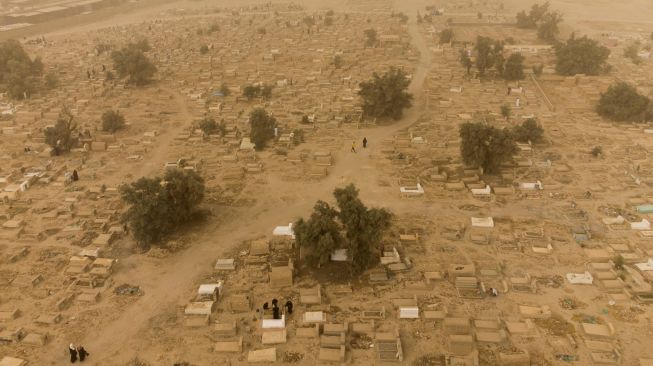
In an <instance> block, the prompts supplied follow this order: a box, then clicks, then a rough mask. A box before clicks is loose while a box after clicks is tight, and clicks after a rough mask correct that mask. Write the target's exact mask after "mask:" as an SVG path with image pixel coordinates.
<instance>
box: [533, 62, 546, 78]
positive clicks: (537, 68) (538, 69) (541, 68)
mask: <svg viewBox="0 0 653 366" xmlns="http://www.w3.org/2000/svg"><path fill="white" fill-rule="evenodd" d="M532 70H533V74H535V76H540V75H542V72H543V71H544V65H542V64H539V65H533V67H532Z"/></svg>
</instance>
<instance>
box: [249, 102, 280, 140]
mask: <svg viewBox="0 0 653 366" xmlns="http://www.w3.org/2000/svg"><path fill="white" fill-rule="evenodd" d="M249 125H250V129H251V131H250V135H249V137H250V139H251V141H252V143H253V144H254V146H255V147H256V150H263V149H264V148H265V145H266V144H267V143H268V141H269V140H271V139H272V138H274V128H275V127H276V126H277V119H276V118H274V116H272V115H270V114H268V112H266V111H265V109H263V108H256V109H254V110H253V111H252V112H251V113H250V115H249Z"/></svg>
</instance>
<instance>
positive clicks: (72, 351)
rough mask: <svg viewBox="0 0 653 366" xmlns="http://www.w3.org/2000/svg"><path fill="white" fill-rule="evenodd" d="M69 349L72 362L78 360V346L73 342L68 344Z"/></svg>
mask: <svg viewBox="0 0 653 366" xmlns="http://www.w3.org/2000/svg"><path fill="white" fill-rule="evenodd" d="M68 351H69V352H70V363H75V362H77V348H75V345H74V344H72V343H71V344H70V346H68Z"/></svg>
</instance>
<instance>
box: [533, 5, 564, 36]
mask: <svg viewBox="0 0 653 366" xmlns="http://www.w3.org/2000/svg"><path fill="white" fill-rule="evenodd" d="M560 22H562V14H560V13H558V12H548V13H546V14H545V15H544V16H543V17H542V21H541V22H540V24H539V25H538V27H537V37H538V38H540V39H543V40H545V41H549V42H553V41H555V40H556V37H557V35H558V33H560V29H558V24H560Z"/></svg>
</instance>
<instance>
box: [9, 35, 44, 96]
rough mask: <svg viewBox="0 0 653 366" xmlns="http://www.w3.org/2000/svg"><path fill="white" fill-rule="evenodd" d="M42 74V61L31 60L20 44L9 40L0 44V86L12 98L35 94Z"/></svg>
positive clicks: (37, 59)
mask: <svg viewBox="0 0 653 366" xmlns="http://www.w3.org/2000/svg"><path fill="white" fill-rule="evenodd" d="M42 73H43V63H42V62H41V59H39V58H38V57H37V58H35V59H34V60H32V59H30V57H29V55H28V54H27V52H25V50H24V49H23V46H22V45H21V44H20V42H18V41H16V40H14V39H9V40H6V41H4V42H1V43H0V84H1V85H3V86H4V91H6V92H7V93H8V94H9V96H10V97H11V98H14V99H23V98H25V97H26V96H27V97H29V96H30V95H32V94H34V93H35V92H36V90H37V87H38V84H39V77H40V76H41V74H42Z"/></svg>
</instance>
